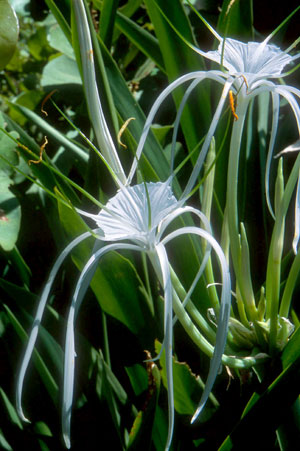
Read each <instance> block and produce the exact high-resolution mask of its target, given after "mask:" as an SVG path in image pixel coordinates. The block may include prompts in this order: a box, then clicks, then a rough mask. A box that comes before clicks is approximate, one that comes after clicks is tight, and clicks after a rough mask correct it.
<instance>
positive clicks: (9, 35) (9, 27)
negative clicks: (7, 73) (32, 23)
mask: <svg viewBox="0 0 300 451" xmlns="http://www.w3.org/2000/svg"><path fill="white" fill-rule="evenodd" d="M18 35H19V23H18V19H17V16H16V13H15V12H14V10H13V8H12V7H11V6H10V4H9V1H8V0H0V70H2V69H3V68H4V67H5V66H6V65H7V63H8V62H9V60H10V59H11V58H12V56H13V54H14V51H15V49H16V45H17V42H18Z"/></svg>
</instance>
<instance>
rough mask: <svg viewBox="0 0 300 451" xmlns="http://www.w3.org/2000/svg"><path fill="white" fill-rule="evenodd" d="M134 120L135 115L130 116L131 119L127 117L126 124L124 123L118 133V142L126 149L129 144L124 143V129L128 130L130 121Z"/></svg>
mask: <svg viewBox="0 0 300 451" xmlns="http://www.w3.org/2000/svg"><path fill="white" fill-rule="evenodd" d="M134 120H135V117H130V118H129V119H127V121H125V122H124V124H123V125H122V127H121V128H120V131H119V133H118V143H119V144H120V145H121V146H122V147H124V148H125V149H127V146H126V144H124V143H122V141H121V136H122V135H123V133H124V131H125V130H126V128H127V126H128V124H129V122H131V121H134Z"/></svg>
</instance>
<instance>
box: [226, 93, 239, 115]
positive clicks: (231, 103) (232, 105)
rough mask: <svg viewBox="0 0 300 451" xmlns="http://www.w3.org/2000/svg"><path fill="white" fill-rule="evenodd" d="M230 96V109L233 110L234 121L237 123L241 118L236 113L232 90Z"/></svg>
mask: <svg viewBox="0 0 300 451" xmlns="http://www.w3.org/2000/svg"><path fill="white" fill-rule="evenodd" d="M228 95H229V104H230V108H231V111H232V114H233V117H234V120H235V121H237V120H238V118H239V117H238V115H237V114H236V112H235V106H234V97H233V93H232V90H231V89H230V91H229V93H228Z"/></svg>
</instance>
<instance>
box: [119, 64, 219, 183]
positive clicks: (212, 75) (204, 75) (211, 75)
mask: <svg viewBox="0 0 300 451" xmlns="http://www.w3.org/2000/svg"><path fill="white" fill-rule="evenodd" d="M224 77H225V78H226V74H224V73H223V72H221V71H219V70H215V71H213V70H211V71H209V72H206V71H198V72H191V73H188V74H185V75H182V76H181V77H179V78H178V79H177V80H175V81H173V82H172V83H171V84H170V85H169V86H167V87H166V88H165V89H164V91H163V92H162V93H161V94H160V95H159V96H158V98H157V99H156V100H155V102H154V104H153V105H152V108H151V110H150V112H149V114H148V117H147V119H146V122H145V125H144V129H143V132H142V134H141V137H140V140H139V144H138V147H137V150H136V154H135V159H134V161H133V163H132V166H131V169H130V172H129V175H128V179H127V185H129V184H130V183H131V181H132V178H133V176H134V174H135V171H136V168H137V161H138V160H139V159H140V156H141V153H142V150H143V147H144V144H145V141H146V138H147V136H148V133H149V130H150V127H151V125H152V122H153V119H154V117H155V115H156V113H157V111H158V109H159V107H160V105H161V104H162V102H163V101H164V100H165V99H166V98H167V97H168V95H170V94H171V93H172V92H173V91H174V89H176V88H177V87H178V86H180V85H182V84H183V83H185V82H187V81H189V80H194V79H196V78H197V79H199V80H200V81H201V80H205V79H211V80H215V81H217V82H218V83H221V84H224Z"/></svg>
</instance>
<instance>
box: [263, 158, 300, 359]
mask: <svg viewBox="0 0 300 451" xmlns="http://www.w3.org/2000/svg"><path fill="white" fill-rule="evenodd" d="M299 168H300V154H299V155H298V157H297V159H296V161H295V163H294V166H293V169H292V171H291V173H290V176H289V179H288V181H287V184H286V186H285V190H284V194H283V196H282V200H281V202H280V204H279V205H278V206H277V208H276V210H277V211H276V220H275V224H274V228H273V234H272V239H271V244H270V251H269V258H268V265H267V280H266V318H267V319H270V323H271V329H270V352H275V350H276V336H277V315H278V303H279V300H277V299H276V296H278V298H279V288H280V278H279V280H277V281H276V280H274V277H276V273H275V274H274V271H276V268H275V269H274V264H275V263H274V255H275V256H276V250H277V247H278V239H279V238H280V236H281V231H282V225H283V224H284V220H285V216H286V214H287V210H288V208H289V205H290V202H291V198H292V195H293V192H294V189H295V186H296V184H297V180H298V174H299ZM277 264H278V263H277ZM279 264H280V263H279ZM297 264H298V262H297V263H295V265H297ZM277 269H278V268H277ZM279 277H280V275H279ZM291 277H292V276H291ZM274 282H276V283H277V286H275V283H274ZM288 289H289V288H288ZM277 293H278V295H277ZM286 293H288V292H286ZM287 296H288V294H286V297H285V300H284V304H283V307H282V309H285V311H286V309H287V307H288V304H287V300H286V299H287ZM275 306H276V307H277V311H275ZM275 326H276V328H275Z"/></svg>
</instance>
